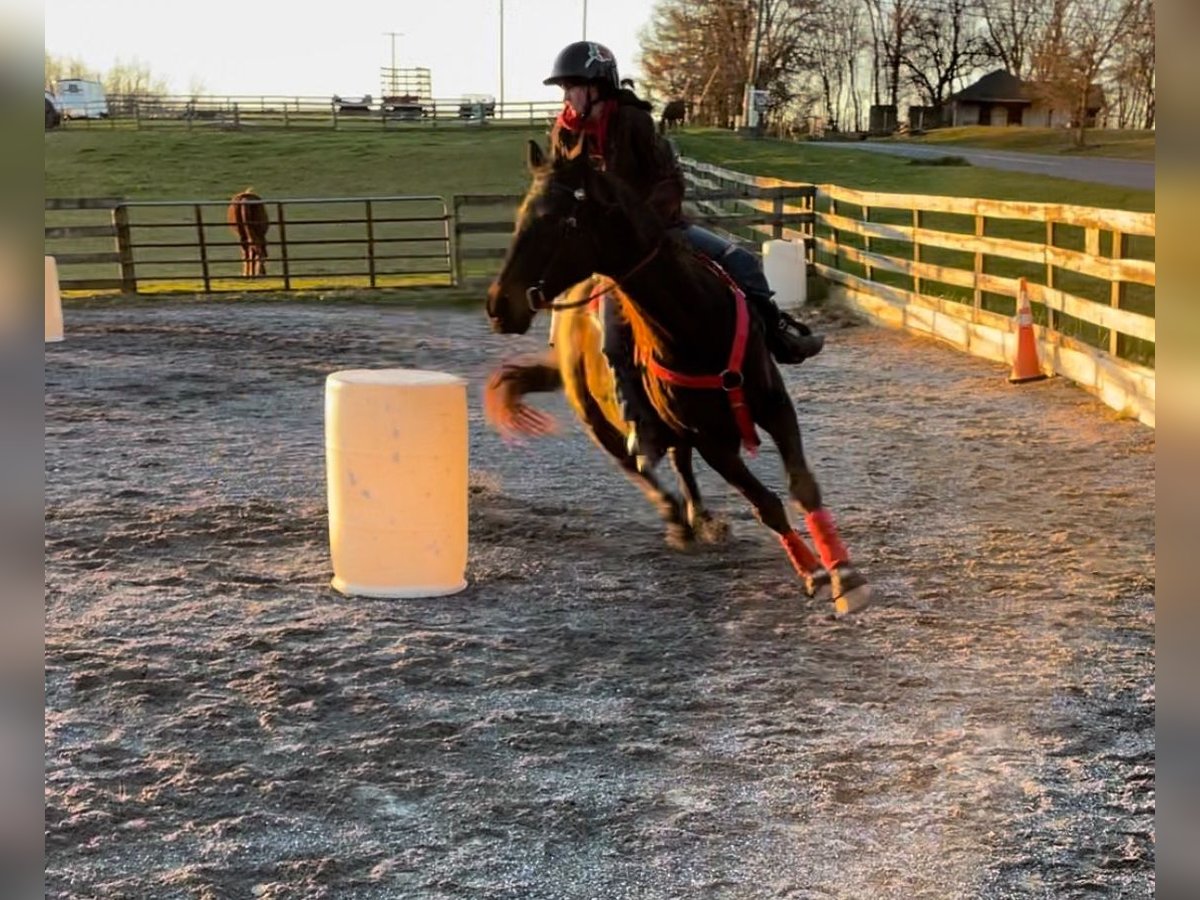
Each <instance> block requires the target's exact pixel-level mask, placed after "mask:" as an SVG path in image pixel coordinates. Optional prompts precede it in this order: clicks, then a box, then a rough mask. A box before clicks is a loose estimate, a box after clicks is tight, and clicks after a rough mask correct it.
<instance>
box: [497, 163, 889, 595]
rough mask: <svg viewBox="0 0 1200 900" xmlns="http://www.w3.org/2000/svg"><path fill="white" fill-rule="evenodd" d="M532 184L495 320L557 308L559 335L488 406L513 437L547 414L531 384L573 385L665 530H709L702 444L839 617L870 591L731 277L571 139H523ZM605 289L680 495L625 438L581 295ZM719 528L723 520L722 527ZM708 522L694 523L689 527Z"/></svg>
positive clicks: (545, 387) (503, 370)
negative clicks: (659, 426)
mask: <svg viewBox="0 0 1200 900" xmlns="http://www.w3.org/2000/svg"><path fill="white" fill-rule="evenodd" d="M528 165H529V169H530V172H531V173H532V183H531V185H530V188H529V191H528V193H527V194H526V196H525V199H524V201H523V202H522V204H521V207H520V210H519V212H518V214H517V223H516V227H515V230H514V233H513V236H512V238H511V240H510V243H509V247H508V249H507V251H506V255H505V258H504V263H503V266H502V268H501V271H500V273H499V274H498V275H497V276H496V278H495V280H494V281H493V282H492V284H491V285H490V286H489V288H488V292H487V301H486V310H487V314H488V316H489V318H490V320H491V324H492V328H493V330H494V331H496V332H499V333H502V334H524V333H525V332H526V331H528V330H529V327H530V325H531V323H532V321H533V318H534V315H535V314H536V313H537V312H538V311H539V310H547V309H549V310H554V311H556V313H557V315H556V316H555V319H556V322H555V324H554V326H553V327H554V338H555V339H554V349H553V350H552V351H551V352H550V353H547V354H544V355H542V356H540V357H536V358H532V359H531V358H524V359H519V360H515V361H511V362H509V363H506V364H504V365H502V366H501V367H500V368H499V369H498V370H497V371H496V372H495V373H493V375H492V376H491V378H490V379H489V382H488V385H487V387H486V389H485V413H486V415H487V417H488V419H489V421H490V422H491V423H492V425H493V426H494V427H496V428H497V430H499V431H500V432H501V433H502V434H505V435H521V434H530V435H538V434H545V433H547V432H548V431H550V430H552V428H553V424H554V423H553V420H552V419H551V418H550V417H549V416H547V415H546V414H545V413H544V412H541V411H540V410H537V409H535V408H533V407H530V406H528V405H527V404H526V403H525V402H524V401H523V397H524V395H525V394H528V393H531V392H535V391H553V390H558V389H564V390H565V391H566V395H567V398H568V401H569V402H570V404H571V406H572V408H573V409H574V411H575V414H576V416H577V417H578V418H579V419H580V421H581V422H582V423H583V425H584V427H585V428H586V429H587V430H588V431H589V433H590V434H591V436H592V438H593V439H594V440H595V441H596V442H597V443H598V444H599V445H600V446H601V447H602V448H603V449H604V450H606V451H607V452H608V453H609V455H611V456H612V457H613V458H614V459H615V460H616V461H617V463H618V464H619V465H620V466H621V468H622V469H623V470H624V471H625V472H626V473H627V474H628V475H629V476H630V477H631V478H633V479H634V480H635V482H638V483H639V486H640V487H641V488H642V490H643V492H644V493H645V494H646V496H647V497H648V498H649V499H650V500H651V501H652V502H653V503H654V504H655V505H656V506H657V507H658V509H659V512H660V515H661V516H662V517H663V518H664V519H665V520H666V522H667V523H668V537H669V538H670V537H672V536H674V537H677V538H683V539H685V540H686V539H687V538H689V537H691V536H699V537H700V538H701V539H703V538H704V537H705V534H704V532H705V530H706V529H708V528H709V526H710V524H711V523H712V522H713V521H714V520H713V519H712V517H711V516H710V515H709V514H708V512H707V511H706V510H705V509H704V506H703V501H702V499H701V498H700V494H699V490H698V489H697V486H696V481H695V476H694V474H693V472H692V468H691V460H692V452H693V451H696V452H698V453H699V454H700V456H701V457H702V458H703V459H704V460H705V461H706V462H707V463H708V464H709V465H710V466H711V467H712V468H713V469H714V470H715V471H716V472H717V473H718V474H719V475H720V476H721V477H722V478H724V479H725V481H727V482H728V483H729V484H730V485H732V486H733V487H734V488H736V489H737V490H738V491H739V492H740V493H741V494H742V495H743V496H744V497H745V498H746V499H747V500H748V501H749V502H750V504H751V505H752V506H753V507H754V510H755V514H756V516H757V518H758V520H759V521H760V522H761V523H763V524H764V525H766V526H767V527H768V528H769V529H771V530H772V531H773V532H775V534H776V535H777V536H778V538H779V541H780V543H781V544H782V545H783V548H784V551H785V552H786V554H787V556H788V558H789V560H790V561H791V563H792V565H793V566H794V568H795V570H796V572H797V574H798V575H799V576H800V578H801V579H802V581H803V584H804V589H805V593H806V594H808V595H809V596H817V595H821V596H828V597H829V598H830V599H832V600H833V603H834V612H835V615H839V616H840V615H845V614H847V613H851V612H856V611H858V610H861V609H863V608H865V607H866V606H868V605H869V603H870V600H871V590H870V586H869V584H868V582H867V579H866V577H865V576H864V575H863V574H862V572H860V571H859V569H858V568H857V567H856V566H855V565H854V564H853V563H852V562H851V559H850V554H849V552H848V551H847V549H846V547H845V544H844V543H843V542H842V539H841V537H840V535H839V533H838V529H837V525H836V523H835V521H834V518H833V514H832V513H831V512H830V511H829V510H828V509H827V508H826V507H825V506H824V504H823V501H822V496H821V491H820V487H819V486H818V484H817V481H816V478H815V477H814V476H813V474H812V472H811V471H810V469H809V467H808V464H807V462H806V460H805V458H804V451H803V445H802V442H801V437H800V427H799V423H798V421H797V418H796V411H795V408H794V407H793V405H792V402H791V398H790V397H789V396H788V392H787V388H786V385H785V384H784V381H783V376H782V375H781V374H780V372H779V369H778V368H777V366H776V365H775V362H774V360H773V359H772V358H771V355H770V352H769V351H768V349H767V347H766V343H765V340H764V337H763V333H762V330H761V326H760V325H759V324H758V322H757V320H755V319H754V318H753V317H752V316H750V314H749V310H748V308H747V305H746V302H745V298H744V296H742V294H741V292H740V291H739V290H738V289H737V288H736V286H735V285H734V284H733V282H732V281H731V280H729V279H728V276H726V275H724V273H723V272H721V271H720V270H719V269H718V268H717V267H716V266H715V265H713V264H712V263H711V262H708V261H706V260H704V259H702V258H700V257H698V256H696V255H695V254H694V253H692V251H691V250H690V249H689V248H688V247H687V246H686V244H685V242H684V241H683V240H682V239H681V238H680V237H679V236H678V235H677V234H675V233H673V232H671V231H670V230H669V229H668V228H667V227H666V225H665V224H664V223H663V222H662V221H661V220H660V218H659V217H658V215H657V214H656V213H655V212H654V211H653V210H652V209H651V208H650V206H649V205H648V204H647V203H646V202H645V198H643V197H640V196H637V195H636V194H634V193H633V192H632V190H631V189H630V188H629V187H628V185H626V184H625V183H624V182H623V181H622V180H620V179H619V178H617V177H615V176H614V175H612V174H611V173H606V172H603V171H598V170H597V169H596V168H595V167H594V166H593V165H592V164H591V163H590V162H589V160H588V159H587V158H586V156H585V155H584V154H581V153H578V152H575V153H571V154H568V155H564V156H561V157H558V158H555V159H553V160H549V161H548V160H547V159H546V158H545V156H544V155H543V153H542V150H541V148H540V147H539V146H538V144H537V143H535V142H533V141H530V143H529V155H528ZM604 293H609V294H610V295H611V297H612V299H613V300H614V301H615V302H617V303H619V304H620V308H621V310H622V313H623V315H624V317H625V318H626V320H627V321H628V322H629V324H630V326H631V327H632V331H633V336H634V345H635V353H636V356H637V358H638V359H639V360H640V361H641V362H642V363H643V366H644V369H643V379H644V384H645V387H646V391H647V395H648V397H649V398H650V401H651V404H652V405H653V407H654V409H655V411H656V412H657V413H658V415H659V417H660V418H661V420H662V422H663V424H664V425H665V426H666V427H667V429H668V430H669V432H670V433H671V434H672V439H671V446H670V448H669V458H670V459H671V462H672V463H673V465H674V467H675V470H676V473H677V475H678V477H679V483H680V488H681V490H682V492H683V494H684V501H685V502H684V503H683V504H681V503H680V501H679V499H678V498H676V497H674V496H673V495H670V494H668V493H667V492H665V491H664V490H663V489H662V488H661V486H660V485H659V484H658V483H657V481H656V480H655V479H654V478H653V474H652V473H649V472H639V471H638V468H637V463H636V461H635V460H634V459H633V458H631V456H630V454H629V453H628V451H627V449H626V440H625V439H626V437H627V435H628V430H629V426H628V425H627V424H626V423H625V422H624V421H623V420H622V418H621V415H620V412H619V410H618V409H617V404H616V400H615V397H614V391H613V380H612V374H611V370H610V369H609V367H608V365H607V363H606V361H605V359H604V357H603V354H602V352H601V347H600V336H599V333H598V332H599V328H598V326H597V325H596V324H595V322H594V321H593V317H592V316H590V315H587V314H586V312H585V309H586V308H588V307H591V306H593V305H594V304H595V302H596V300H597V298H598V297H599V296H601V295H602V294H604ZM756 426H757V427H761V428H762V429H763V431H765V432H766V433H767V435H768V436H769V437H770V438H771V440H772V441H773V442H774V444H775V446H776V447H777V448H778V450H779V454H780V457H781V459H782V461H783V464H784V468H785V470H786V472H787V476H788V493H789V495H790V496H791V499H792V501H793V502H794V503H795V504H796V505H797V506H798V507H799V508H800V510H801V511H802V512H803V514H804V519H805V523H806V525H807V527H808V531H809V533H810V534H811V536H812V538H813V541H814V543H815V545H816V548H817V551H818V553H819V558H818V556H817V555H814V553H813V551H812V550H811V549H809V547H808V545H807V544H806V543H805V541H804V539H803V538H802V537H801V536H800V534H799V532H798V531H797V530H796V529H795V528H793V526H792V524H791V522H790V521H789V518H788V514H787V510H786V508H785V506H784V504H783V503H782V501H781V500H780V499H779V497H778V496H777V495H776V494H774V493H773V492H772V491H770V490H768V489H767V488H766V487H765V486H764V485H763V484H762V482H760V481H759V480H758V478H756V477H755V475H754V474H753V473H752V472H751V471H750V469H749V468H748V467H747V466H746V463H745V462H744V461H743V459H742V456H741V452H740V448H741V446H745V447H746V448H747V450H748V451H750V452H753V451H754V449H755V448H756V447H757V444H758V437H757V431H756ZM718 531H719V529H718ZM696 532H699V534H696Z"/></svg>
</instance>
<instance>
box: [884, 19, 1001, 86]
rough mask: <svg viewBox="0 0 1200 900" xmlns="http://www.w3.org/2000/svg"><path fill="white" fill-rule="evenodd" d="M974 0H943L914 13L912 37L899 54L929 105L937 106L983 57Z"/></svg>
mask: <svg viewBox="0 0 1200 900" xmlns="http://www.w3.org/2000/svg"><path fill="white" fill-rule="evenodd" d="M975 2H976V0H944V3H943V5H942V6H939V7H925V8H923V9H921V10H920V11H919V12H918V13H917V14H916V15H915V17H914V22H913V26H912V41H911V43H910V44H909V47H908V50H907V51H906V52H905V53H904V55H903V61H904V66H905V68H906V69H907V70H908V72H909V75H910V77H911V79H912V83H913V85H914V86H915V87H916V88H917V90H918V91H919V92H920V94H921V96H922V98H923V99H924V100H925V102H926V103H927V104H928V105H929V106H941V105H942V103H943V102H944V101H945V99H946V98H947V97H948V96H949V95H950V94H951V93H953V92H954V85H955V82H956V81H959V80H961V78H962V77H963V76H964V75H967V74H969V73H970V72H972V71H974V70H975V68H976V67H977V66H978V65H979V64H980V63H981V62H983V61H984V59H986V47H985V42H984V38H983V36H982V34H981V33H980V28H979V27H978V20H977V19H976V18H975V16H974V11H973V4H974V3H975Z"/></svg>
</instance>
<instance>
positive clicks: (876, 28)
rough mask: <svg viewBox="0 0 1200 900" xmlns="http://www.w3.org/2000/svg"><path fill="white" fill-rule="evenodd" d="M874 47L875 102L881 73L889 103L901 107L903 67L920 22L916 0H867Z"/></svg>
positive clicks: (877, 97) (877, 98)
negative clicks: (915, 29) (915, 25)
mask: <svg viewBox="0 0 1200 900" xmlns="http://www.w3.org/2000/svg"><path fill="white" fill-rule="evenodd" d="M866 2H867V15H868V17H869V19H870V22H871V37H872V41H873V46H874V48H875V56H874V69H873V86H874V95H875V103H876V104H878V103H879V102H880V96H881V94H880V86H881V85H880V75H882V76H883V83H882V87H883V88H884V90H886V92H887V98H888V103H889V104H890V105H891V106H894V107H896V108H897V109H899V105H900V67H901V63H902V62H903V60H904V56H905V54H906V53H907V51H908V48H909V44H910V42H911V41H912V39H913V38H912V30H913V26H914V24H915V23H916V21H917V13H918V9H919V7H918V4H917V0H866Z"/></svg>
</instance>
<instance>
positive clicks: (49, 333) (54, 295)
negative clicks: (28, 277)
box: [45, 256, 63, 344]
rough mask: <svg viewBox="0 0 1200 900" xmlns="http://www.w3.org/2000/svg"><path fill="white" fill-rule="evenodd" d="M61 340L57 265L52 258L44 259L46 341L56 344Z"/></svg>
mask: <svg viewBox="0 0 1200 900" xmlns="http://www.w3.org/2000/svg"><path fill="white" fill-rule="evenodd" d="M62 339H63V317H62V296H61V294H60V293H59V290H58V263H57V262H56V261H55V259H54V257H53V256H47V257H46V341H45V343H47V344H52V343H56V342H58V341H61V340H62Z"/></svg>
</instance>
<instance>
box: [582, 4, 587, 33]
mask: <svg viewBox="0 0 1200 900" xmlns="http://www.w3.org/2000/svg"><path fill="white" fill-rule="evenodd" d="M583 39H584V40H585V41H586V40H587V0H583Z"/></svg>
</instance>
